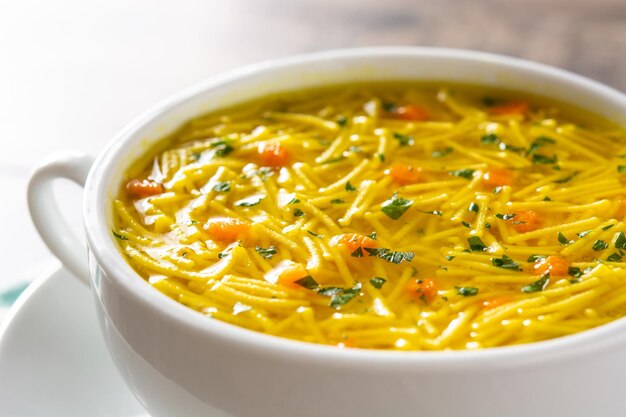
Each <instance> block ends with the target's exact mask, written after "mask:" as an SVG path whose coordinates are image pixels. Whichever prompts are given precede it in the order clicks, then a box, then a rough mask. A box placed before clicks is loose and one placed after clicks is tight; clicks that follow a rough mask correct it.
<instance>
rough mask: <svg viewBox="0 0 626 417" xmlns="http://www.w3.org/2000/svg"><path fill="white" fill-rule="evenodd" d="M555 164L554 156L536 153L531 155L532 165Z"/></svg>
mask: <svg viewBox="0 0 626 417" xmlns="http://www.w3.org/2000/svg"><path fill="white" fill-rule="evenodd" d="M554 163H556V156H553V157H550V156H546V155H541V154H538V153H534V154H533V164H554Z"/></svg>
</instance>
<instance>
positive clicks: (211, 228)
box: [204, 217, 250, 242]
mask: <svg viewBox="0 0 626 417" xmlns="http://www.w3.org/2000/svg"><path fill="white" fill-rule="evenodd" d="M204 230H206V232H207V233H208V234H209V236H211V238H212V239H213V240H218V241H222V242H234V241H236V240H241V239H243V238H245V237H246V235H247V234H248V232H249V230H250V225H249V224H248V223H244V222H242V221H241V220H238V219H234V218H232V217H216V218H212V219H209V220H208V221H207V222H206V223H205V225H204Z"/></svg>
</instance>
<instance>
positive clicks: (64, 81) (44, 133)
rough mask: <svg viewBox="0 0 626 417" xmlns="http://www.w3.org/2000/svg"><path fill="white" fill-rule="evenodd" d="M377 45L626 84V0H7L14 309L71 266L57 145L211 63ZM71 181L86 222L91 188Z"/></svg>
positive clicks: (3, 11)
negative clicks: (33, 191) (466, 55)
mask: <svg viewBox="0 0 626 417" xmlns="http://www.w3.org/2000/svg"><path fill="white" fill-rule="evenodd" d="M372 45H421V46H442V47H453V48H467V49H475V50H481V51H489V52H496V53H502V54H507V55H513V56H517V57H522V58H527V59H531V60H535V61H539V62H542V63H546V64H551V65H555V66H558V67H561V68H565V69H568V70H571V71H574V72H577V73H580V74H582V75H585V76H588V77H591V78H593V79H596V80H599V81H601V82H603V83H606V84H608V85H610V86H612V87H615V88H617V89H620V90H622V91H626V75H625V74H626V0H510V1H507V0H473V1H454V0H438V1H421V0H415V1H412V0H384V1H380V0H311V1H306V0H256V1H254V0H222V1H218V0H177V1H156V0H150V1H149V0H124V1H122V0H106V1H104V0H96V1H84V0H83V1H78V0H64V1H43V0H20V1H8V0H0V143H1V144H2V147H1V148H0V189H1V190H3V195H4V198H3V201H2V203H0V215H1V216H2V217H1V218H2V219H3V220H4V221H3V225H2V229H1V230H2V235H3V236H2V238H0V257H1V259H2V265H3V271H2V273H1V274H0V308H1V307H2V305H3V303H4V306H6V305H8V304H9V303H10V302H11V299H12V298H13V295H15V294H16V293H17V292H19V290H20V289H21V288H22V287H23V284H24V283H27V282H28V281H30V280H32V279H34V278H35V277H37V276H38V275H40V274H42V273H44V272H45V271H49V270H51V269H52V268H54V267H55V266H56V265H58V263H57V261H56V260H55V259H54V257H53V256H52V255H51V254H50V253H49V252H48V251H47V249H46V248H45V246H44V245H43V243H42V242H41V240H40V239H39V237H38V236H37V234H36V232H35V230H34V228H33V227H32V225H31V222H30V218H29V215H28V212H27V208H26V197H25V190H26V183H27V178H28V175H29V172H30V170H31V169H32V167H33V166H34V164H35V163H36V162H37V161H38V160H40V159H41V158H43V157H44V156H45V155H47V154H49V153H51V152H54V151H57V150H61V149H79V150H83V151H86V152H89V153H91V154H93V155H95V154H97V153H98V152H99V151H100V150H101V149H102V148H103V147H104V146H105V144H106V143H107V142H108V141H109V140H110V139H111V138H112V137H113V136H114V134H115V133H116V132H117V131H118V130H119V129H121V128H122V127H123V126H124V124H126V123H127V122H129V121H130V120H131V119H132V118H133V117H135V116H136V115H138V114H139V113H141V112H142V111H143V110H145V109H147V108H149V107H151V106H152V105H153V104H155V103H156V102H157V101H159V100H162V99H164V98H166V97H168V96H169V95H171V94H173V93H175V92H177V91H178V90H180V89H181V88H184V87H186V86H188V85H190V84H193V83H195V82H197V81H200V80H202V79H204V78H206V77H209V76H211V75H214V74H217V73H220V72H223V71H226V70H229V69H232V68H235V67H238V66H241V65H245V64H249V63H253V62H257V61H260V60H266V59H272V58H277V57H281V56H285V55H291V54H297V53H304V52H310V51H316V50H321V49H329V48H345V47H353V46H372ZM60 187H62V190H61V191H62V195H63V198H62V200H63V201H62V202H61V203H62V206H63V207H64V210H65V212H66V213H67V214H68V218H69V219H70V221H71V223H72V225H73V226H74V228H75V229H76V230H79V229H80V191H79V190H78V189H77V188H75V187H70V186H68V185H60ZM51 198H52V197H51ZM10 290H13V291H12V292H10V293H7V291H10ZM3 294H4V295H3ZM7 294H9V295H7ZM11 294H12V295H11Z"/></svg>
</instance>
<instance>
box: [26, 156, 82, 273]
mask: <svg viewBox="0 0 626 417" xmlns="http://www.w3.org/2000/svg"><path fill="white" fill-rule="evenodd" d="M92 164H93V158H92V157H91V156H89V155H86V154H84V153H81V152H64V153H60V154H57V155H53V156H51V157H50V158H48V159H46V160H44V161H43V162H42V163H41V164H39V165H38V166H37V168H35V171H34V172H33V174H32V175H31V177H30V180H29V182H28V209H29V211H30V216H31V218H32V219H33V223H34V224H35V228H37V231H38V232H39V235H40V236H41V238H42V239H43V241H44V242H45V243H46V245H47V246H48V248H49V249H50V251H51V252H52V253H53V254H54V255H56V257H57V258H59V259H60V260H61V262H62V263H63V265H64V266H65V267H66V268H67V269H69V270H70V271H71V272H72V273H74V275H76V277H78V278H79V279H80V280H81V281H82V282H84V283H85V284H87V285H89V268H88V267H87V254H86V251H85V244H84V243H82V242H81V241H80V239H78V238H77V237H76V236H75V234H74V233H72V231H71V230H70V228H69V227H68V225H67V224H66V222H65V220H64V219H63V216H62V215H61V212H60V211H59V208H58V206H57V204H56V201H55V199H54V198H53V188H52V184H53V182H54V181H55V180H57V179H60V178H64V179H68V180H70V181H72V182H75V183H76V184H78V185H80V186H81V187H84V186H85V181H86V180H87V174H88V173H89V170H90V169H91V165H92Z"/></svg>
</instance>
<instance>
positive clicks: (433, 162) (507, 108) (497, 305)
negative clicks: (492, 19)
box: [113, 84, 626, 350]
mask: <svg viewBox="0 0 626 417" xmlns="http://www.w3.org/2000/svg"><path fill="white" fill-rule="evenodd" d="M624 175H626V135H625V133H624V131H623V130H622V129H620V128H617V127H616V126H613V125H611V124H610V123H608V122H605V121H602V120H601V119H599V118H597V117H595V116H593V115H590V114H587V113H584V112H580V111H576V110H573V109H572V108H571V107H568V106H565V105H560V104H558V103H553V102H551V101H548V100H545V99H539V98H534V97H528V96H522V95H519V94H515V93H512V92H502V91H492V90H487V89H482V88H478V87H462V86H454V87H453V88H452V87H450V88H447V89H446V88H435V87H434V86H429V85H416V84H388V85H369V86H368V85H365V86H339V87H334V88H332V89H325V90H316V91H305V92H298V93H292V94H284V95H280V96H273V97H269V98H266V99H264V100H260V101H256V102H253V103H248V104H247V105H242V106H239V107H237V108H233V109H226V110H223V111H220V112H216V113H213V114H209V115H204V116H201V117H198V118H195V119H193V120H190V121H189V122H188V123H186V124H185V125H184V126H183V127H181V128H180V129H179V130H178V131H176V132H175V133H174V134H173V135H170V136H168V137H167V138H165V139H164V140H163V141H161V143H160V144H159V146H158V147H156V148H155V149H154V150H153V151H152V152H150V153H149V154H147V156H146V159H144V160H142V161H137V163H136V164H135V165H134V166H133V167H132V168H131V169H130V170H129V171H128V181H129V183H128V185H126V186H125V187H124V188H123V189H121V190H120V192H119V196H118V200H116V201H115V203H114V208H113V209H114V211H115V213H116V215H115V224H114V230H113V234H114V236H115V238H116V240H117V242H118V244H119V246H120V248H121V250H122V252H123V253H124V254H125V256H126V258H127V259H128V262H129V263H130V264H131V265H132V266H133V268H134V269H135V270H136V271H137V273H138V274H139V275H140V276H141V277H143V278H144V279H146V280H147V281H148V282H149V283H150V284H151V285H152V286H154V287H155V288H156V289H157V290H159V291H161V292H163V293H164V294H166V295H167V296H169V297H171V298H172V299H174V300H176V301H178V302H180V303H182V304H184V305H186V306H188V307H190V308H192V309H194V310H197V311H198V312H200V313H201V314H204V315H206V316H207V317H210V318H214V319H218V320H223V321H226V322H229V323H232V324H234V325H237V326H241V327H245V328H248V329H252V330H256V331H259V332H263V333H267V334H271V335H276V336H281V337H287V338H291V339H297V340H302V341H308V342H314V343H322V344H331V345H337V346H339V347H344V348H345V347H354V348H372V349H402V350H441V349H477V348H485V347H495V346H504V345H512V344H520V343H528V342H534V341H539V340H545V339H550V338H554V337H559V336H564V335H568V334H573V333H577V332H580V331H582V330H585V329H589V328H592V327H595V326H598V325H601V324H603V323H607V322H609V321H611V320H614V319H616V318H619V317H621V316H623V315H624V314H626V307H625V306H626V279H625V277H624V273H623V270H622V269H621V268H622V267H623V266H624V261H623V259H622V257H623V255H624V251H626V237H625V236H624V229H625V226H624V218H625V216H626V203H625V201H624V195H625V194H626V191H625V190H624V186H623V182H624V180H625V178H624Z"/></svg>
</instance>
